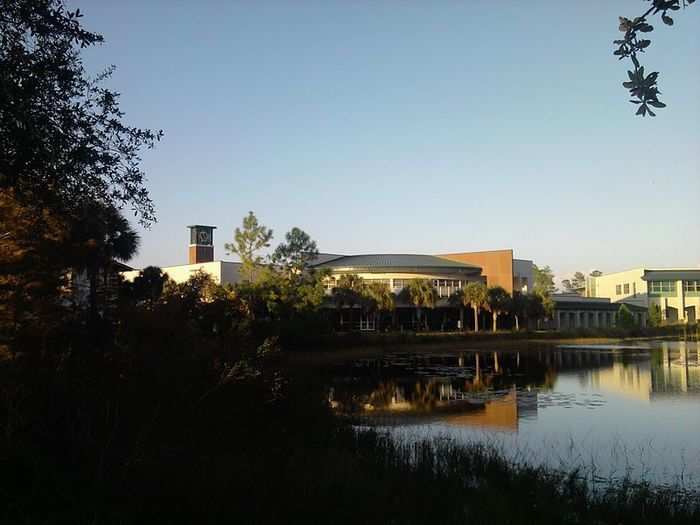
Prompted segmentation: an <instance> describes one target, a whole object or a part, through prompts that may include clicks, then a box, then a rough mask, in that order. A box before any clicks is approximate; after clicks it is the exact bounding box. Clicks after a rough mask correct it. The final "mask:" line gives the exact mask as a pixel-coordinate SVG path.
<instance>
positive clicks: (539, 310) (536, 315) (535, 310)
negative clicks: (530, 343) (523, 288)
mask: <svg viewBox="0 0 700 525" xmlns="http://www.w3.org/2000/svg"><path fill="white" fill-rule="evenodd" d="M526 297H527V306H526V310H527V318H528V319H535V321H536V322H538V321H539V320H540V319H542V318H543V317H545V315H546V311H545V306H544V302H543V300H542V297H540V296H539V295H537V294H532V295H528V296H526ZM550 301H551V299H550ZM538 327H539V323H538Z"/></svg>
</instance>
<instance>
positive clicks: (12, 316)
mask: <svg viewBox="0 0 700 525" xmlns="http://www.w3.org/2000/svg"><path fill="white" fill-rule="evenodd" d="M0 229H1V230H2V231H5V232H6V233H4V234H3V235H2V238H1V239H0V241H1V242H0V331H1V333H2V336H3V337H2V339H4V340H6V341H8V342H12V341H13V340H14V338H15V336H16V334H18V333H19V332H21V331H22V330H24V329H25V328H27V329H28V330H29V331H34V332H37V330H36V329H34V330H32V328H35V327H36V323H37V321H39V322H41V323H42V324H44V325H47V324H49V322H50V321H51V320H53V319H57V318H60V314H61V303H62V301H60V300H59V299H60V291H61V289H63V288H64V287H65V286H66V284H67V280H66V272H65V268H66V267H67V262H66V260H65V258H64V255H65V254H66V252H67V251H68V246H69V244H68V237H69V231H68V230H69V229H68V226H67V225H66V224H65V222H64V221H63V220H61V219H59V218H57V217H56V216H55V214H53V213H51V211H50V210H48V209H46V208H44V207H41V206H38V205H36V204H28V203H24V202H21V201H19V200H18V199H17V198H16V196H15V192H14V191H13V190H3V189H0ZM54 314H55V315H54Z"/></svg>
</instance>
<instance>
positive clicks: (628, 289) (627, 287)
mask: <svg viewBox="0 0 700 525" xmlns="http://www.w3.org/2000/svg"><path fill="white" fill-rule="evenodd" d="M624 289H625V293H626V294H628V293H630V283H625V287H624Z"/></svg>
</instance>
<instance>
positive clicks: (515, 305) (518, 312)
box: [511, 291, 529, 331]
mask: <svg viewBox="0 0 700 525" xmlns="http://www.w3.org/2000/svg"><path fill="white" fill-rule="evenodd" d="M528 304H529V300H528V296H527V295H524V294H523V293H521V292H518V291H514V292H513V298H512V299H511V311H512V313H513V318H514V319H515V330H516V331H519V330H520V317H524V318H526V319H527V317H528ZM525 329H526V330H527V326H526V327H525Z"/></svg>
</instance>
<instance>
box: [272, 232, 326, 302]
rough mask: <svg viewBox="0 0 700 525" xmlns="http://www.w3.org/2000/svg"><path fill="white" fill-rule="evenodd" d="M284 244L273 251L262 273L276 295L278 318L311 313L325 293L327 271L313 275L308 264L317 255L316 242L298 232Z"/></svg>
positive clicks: (312, 270)
mask: <svg viewBox="0 0 700 525" xmlns="http://www.w3.org/2000/svg"><path fill="white" fill-rule="evenodd" d="M285 241H286V242H284V243H281V244H279V245H278V246H277V248H275V250H274V252H273V253H272V256H271V257H270V261H271V263H272V264H271V265H270V266H269V267H268V268H267V271H266V272H264V276H265V280H266V281H268V284H269V285H270V288H271V289H272V290H276V291H277V294H276V295H277V297H276V298H275V300H276V303H277V304H276V306H275V308H276V310H277V312H278V314H281V315H291V313H292V312H300V311H303V310H308V309H313V308H315V307H316V306H318V305H320V304H321V302H322V300H323V298H324V296H325V289H324V287H323V281H324V279H325V278H326V277H327V276H328V272H327V271H317V270H315V269H314V268H312V267H311V262H312V261H313V260H314V259H315V258H316V256H317V255H318V249H317V247H316V242H315V241H313V240H312V239H311V237H310V236H309V235H308V234H307V233H306V232H304V231H303V230H301V229H299V228H292V229H291V230H290V231H289V232H287V233H286V235H285Z"/></svg>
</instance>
